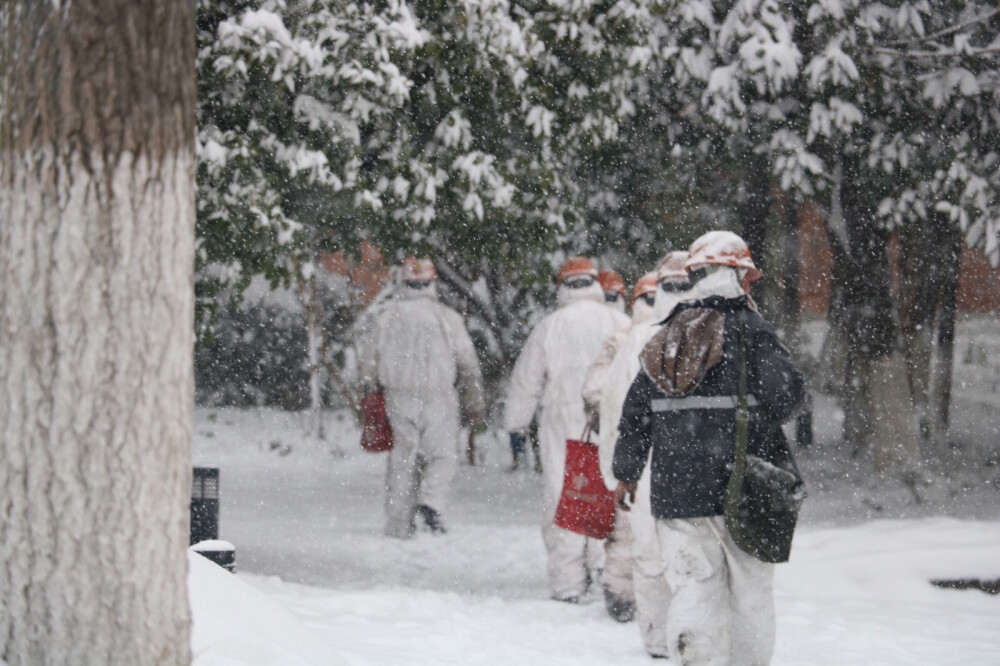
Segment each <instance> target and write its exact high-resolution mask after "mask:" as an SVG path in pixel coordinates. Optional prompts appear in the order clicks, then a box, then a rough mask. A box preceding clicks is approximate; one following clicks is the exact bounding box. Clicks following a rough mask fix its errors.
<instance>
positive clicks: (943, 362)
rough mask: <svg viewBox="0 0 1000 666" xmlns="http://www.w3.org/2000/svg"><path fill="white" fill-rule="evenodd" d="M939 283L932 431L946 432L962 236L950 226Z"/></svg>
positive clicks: (947, 231)
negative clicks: (939, 305) (939, 304)
mask: <svg viewBox="0 0 1000 666" xmlns="http://www.w3.org/2000/svg"><path fill="white" fill-rule="evenodd" d="M945 236H946V238H945V239H944V242H943V243H942V246H943V247H944V248H945V252H944V257H943V261H942V266H943V267H944V274H943V276H942V281H941V323H940V324H939V325H938V348H937V356H936V362H935V365H934V370H933V373H932V374H933V379H934V382H933V386H934V404H935V405H936V410H935V414H934V415H935V416H936V419H935V420H934V422H933V423H934V429H935V430H936V432H938V433H939V434H941V433H944V432H946V431H947V430H948V425H949V422H950V416H951V415H950V412H951V383H952V370H953V364H954V358H955V318H956V314H957V310H958V305H957V297H958V269H959V263H960V261H961V257H962V234H961V232H960V231H959V230H958V229H956V228H955V227H954V226H953V225H949V226H947V227H946V233H945Z"/></svg>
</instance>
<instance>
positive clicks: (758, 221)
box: [738, 156, 774, 303]
mask: <svg viewBox="0 0 1000 666" xmlns="http://www.w3.org/2000/svg"><path fill="white" fill-rule="evenodd" d="M770 174H771V168H770V165H769V164H768V163H767V160H765V159H762V158H760V157H758V156H754V157H751V158H750V160H749V168H748V170H747V172H746V174H745V177H744V180H743V191H742V201H741V202H740V205H739V211H738V215H739V220H740V226H741V227H742V229H741V234H740V235H741V236H742V237H743V240H744V241H746V244H747V246H748V247H749V248H750V256H752V257H753V260H754V264H755V265H756V266H757V267H758V268H760V269H761V271H765V270H767V268H766V267H767V265H768V256H767V219H768V217H769V216H770V214H771V204H772V203H773V202H774V197H773V196H772V194H771V179H770ZM750 295H751V296H752V297H753V298H754V300H756V301H757V302H758V303H762V302H763V296H764V280H757V281H756V282H752V283H751V284H750Z"/></svg>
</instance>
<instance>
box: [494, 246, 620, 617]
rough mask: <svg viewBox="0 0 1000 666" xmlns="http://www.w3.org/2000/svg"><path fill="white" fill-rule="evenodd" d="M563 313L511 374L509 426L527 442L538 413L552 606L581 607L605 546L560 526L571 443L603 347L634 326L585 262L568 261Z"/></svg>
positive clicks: (543, 327)
mask: <svg viewBox="0 0 1000 666" xmlns="http://www.w3.org/2000/svg"><path fill="white" fill-rule="evenodd" d="M556 300H557V304H558V308H557V309H556V311H555V312H552V313H550V314H549V315H547V316H546V317H545V318H544V319H542V321H541V322H539V323H538V325H537V326H536V327H535V328H534V330H532V332H531V334H530V335H529V336H528V339H527V341H526V342H525V344H524V348H523V349H522V350H521V354H520V356H519V357H518V359H517V362H516V363H515V365H514V370H513V372H512V374H511V379H510V387H509V389H508V393H507V404H506V413H505V417H504V425H505V427H506V429H507V430H508V431H509V432H510V433H511V438H512V440H514V439H518V438H522V441H523V438H526V437H527V432H528V428H529V426H530V424H531V419H532V417H533V415H534V414H535V411H536V410H539V416H538V426H539V427H538V438H539V445H540V448H541V455H542V470H543V477H544V491H543V498H544V503H545V506H544V515H543V519H542V538H543V541H544V542H545V549H546V551H547V554H548V577H549V587H550V592H551V596H552V598H553V599H556V600H559V601H567V602H579V600H580V599H581V597H582V596H583V595H584V594H585V593H586V592H587V590H588V588H589V585H590V582H591V581H593V580H594V579H595V578H596V576H597V575H598V572H599V571H600V570H601V569H602V568H603V560H604V552H603V547H602V544H601V542H600V540H595V539H588V538H587V537H585V536H582V535H580V534H577V533H575V532H571V531H569V530H565V529H562V528H561V527H557V526H556V525H555V524H554V522H553V520H554V518H555V513H556V508H557V506H558V504H559V497H560V494H561V492H562V484H563V473H564V469H565V463H566V440H567V439H577V438H579V437H580V436H581V435H582V434H583V431H584V428H585V427H586V423H587V421H586V416H585V415H584V409H583V398H582V396H581V391H582V389H583V382H584V379H585V378H586V374H587V369H588V368H589V367H590V363H591V361H592V360H593V359H594V357H595V356H596V355H597V352H598V351H599V349H600V347H601V343H602V342H603V341H604V339H605V338H607V337H608V336H609V335H611V334H613V333H614V332H616V331H618V330H621V329H624V328H626V327H627V326H628V325H629V319H628V317H627V316H626V315H625V314H623V313H621V312H617V311H616V310H614V309H612V308H609V307H608V306H607V305H606V304H605V301H604V291H603V290H602V289H601V286H600V285H599V284H598V283H597V269H596V267H595V266H594V264H593V263H591V262H590V261H589V260H588V259H586V258H584V257H574V258H572V259H569V260H567V261H566V262H565V263H564V264H563V266H562V268H560V270H559V273H558V276H557V292H556Z"/></svg>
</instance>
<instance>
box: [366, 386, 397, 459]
mask: <svg viewBox="0 0 1000 666" xmlns="http://www.w3.org/2000/svg"><path fill="white" fill-rule="evenodd" d="M361 416H362V419H363V421H364V423H362V426H361V448H363V449H364V450H365V451H368V452H369V453H381V452H382V451H391V450H392V444H393V441H392V426H390V425H389V417H388V416H386V413H385V396H384V395H382V393H381V391H380V392H378V393H369V394H368V395H366V396H365V397H363V398H361Z"/></svg>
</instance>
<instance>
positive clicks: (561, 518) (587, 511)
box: [554, 435, 615, 539]
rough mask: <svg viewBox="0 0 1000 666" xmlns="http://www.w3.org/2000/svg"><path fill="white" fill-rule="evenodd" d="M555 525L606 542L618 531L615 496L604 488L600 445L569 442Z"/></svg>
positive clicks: (574, 440) (578, 441)
mask: <svg viewBox="0 0 1000 666" xmlns="http://www.w3.org/2000/svg"><path fill="white" fill-rule="evenodd" d="M583 439H584V440H587V439H589V437H586V435H585V436H584V438H583ZM554 522H555V524H556V525H557V526H559V527H561V528H563V529H564V530H569V531H571V532H576V533H577V534H582V535H584V536H587V537H591V538H594V539H605V538H607V536H608V535H609V534H611V530H612V529H614V526H615V495H614V493H613V492H611V491H609V490H608V487H607V486H606V485H604V479H603V477H602V476H601V468H600V465H599V463H598V461H597V445H596V444H591V443H590V442H589V441H581V440H577V439H568V440H566V471H565V472H564V474H563V489H562V495H561V496H560V497H559V506H558V507H557V508H556V518H555V521H554Z"/></svg>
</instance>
